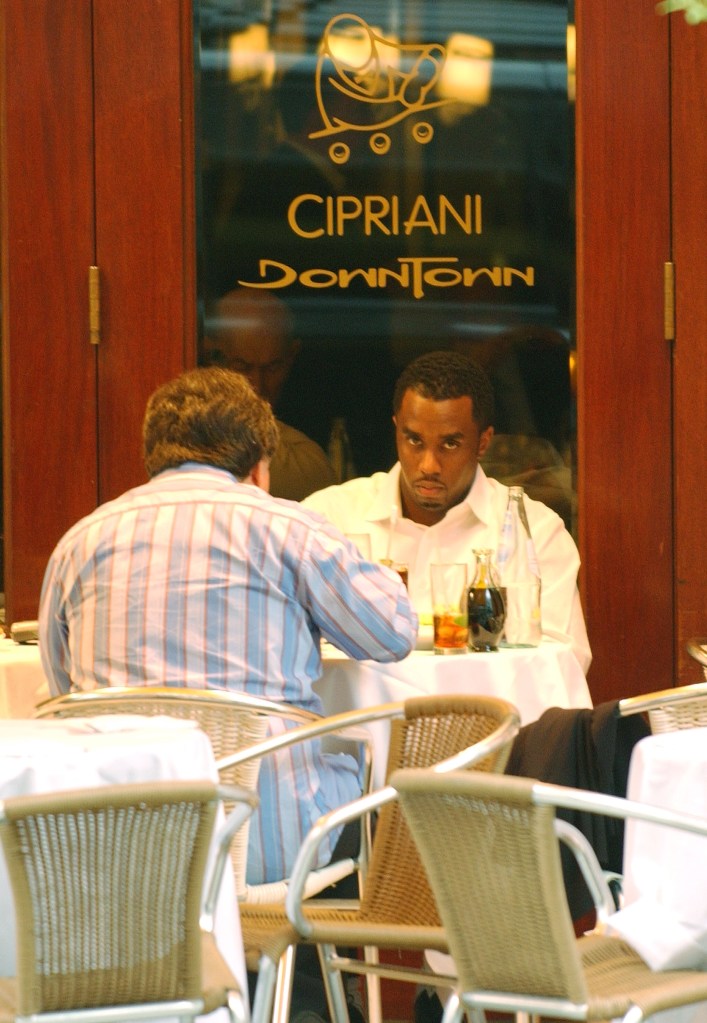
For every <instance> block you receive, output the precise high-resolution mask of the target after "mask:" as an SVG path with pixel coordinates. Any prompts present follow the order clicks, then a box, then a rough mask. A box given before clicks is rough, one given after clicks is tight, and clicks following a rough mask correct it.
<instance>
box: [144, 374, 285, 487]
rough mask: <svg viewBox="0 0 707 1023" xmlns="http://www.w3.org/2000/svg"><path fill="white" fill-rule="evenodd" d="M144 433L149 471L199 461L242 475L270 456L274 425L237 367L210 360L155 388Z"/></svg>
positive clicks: (153, 472)
mask: <svg viewBox="0 0 707 1023" xmlns="http://www.w3.org/2000/svg"><path fill="white" fill-rule="evenodd" d="M142 439H143V455H144V460H145V468H146V470H147V474H148V476H149V477H152V476H156V475H157V473H159V472H163V471H164V470H165V469H173V468H175V467H176V466H178V465H183V464H184V462H199V463H201V464H202V465H213V466H216V467H217V468H219V469H226V470H227V471H228V472H230V473H233V475H234V476H236V477H237V478H238V479H243V478H244V477H245V476H247V475H248V473H249V472H250V471H251V469H252V468H253V467H254V466H255V465H257V463H258V462H259V461H261V459H263V458H265V459H270V458H272V456H273V453H274V451H275V448H276V446H277V442H278V428H277V424H276V422H275V417H274V415H273V412H272V409H271V408H270V405H269V404H268V403H267V402H266V401H264V400H263V399H262V398H260V397H259V396H258V395H257V394H256V392H255V391H254V390H253V388H252V387H251V385H250V383H249V382H248V380H246V378H245V377H244V376H243V375H242V374H241V373H235V372H234V371H233V370H230V369H222V368H221V367H217V366H208V367H205V368H201V369H192V370H188V371H187V372H186V373H182V374H181V375H180V376H178V377H176V378H175V379H174V380H170V381H169V383H166V384H163V385H162V387H159V388H158V389H157V390H156V391H155V392H154V394H153V395H152V396H151V397H150V399H149V400H148V403H147V408H146V410H145V418H144V420H143V427H142Z"/></svg>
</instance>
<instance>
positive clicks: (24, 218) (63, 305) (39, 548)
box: [0, 0, 96, 622]
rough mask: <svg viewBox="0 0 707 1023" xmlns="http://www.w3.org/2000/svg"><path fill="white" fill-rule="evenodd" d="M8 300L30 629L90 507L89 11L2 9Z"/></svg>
mask: <svg viewBox="0 0 707 1023" xmlns="http://www.w3.org/2000/svg"><path fill="white" fill-rule="evenodd" d="M0 19H1V25H2V41H3V53H2V58H1V65H2V73H3V82H2V139H3V146H2V157H1V159H2V167H1V175H2V182H3V223H2V256H3V258H2V288H3V302H2V305H3V325H2V340H3V367H2V369H3V373H2V375H3V405H4V409H3V447H4V507H5V555H6V557H5V591H6V605H7V608H6V611H7V621H8V622H10V621H13V620H18V619H24V618H35V617H36V615H37V602H38V598H39V588H40V585H41V580H42V576H43V574H44V568H45V566H46V562H47V558H48V556H49V554H50V552H51V550H52V547H53V546H54V544H55V543H56V541H57V540H58V539H59V537H60V536H61V534H62V533H63V532H64V531H65V530H66V529H67V528H68V527H69V526H70V525H71V524H72V523H73V522H74V521H75V520H76V519H78V518H80V517H81V516H82V515H84V514H86V513H87V512H88V511H90V510H91V508H93V507H94V506H95V503H96V439H95V416H96V386H95V352H94V350H93V348H92V347H91V346H90V344H89V340H88V267H89V266H90V265H91V263H93V261H94V234H93V132H92V124H93V112H92V87H91V5H90V0H80V2H78V0H74V2H72V3H71V4H69V3H56V0H32V2H31V3H27V2H26V0H4V2H3V4H2V8H1V9H0Z"/></svg>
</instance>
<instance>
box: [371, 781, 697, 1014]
mask: <svg viewBox="0 0 707 1023" xmlns="http://www.w3.org/2000/svg"><path fill="white" fill-rule="evenodd" d="M391 784H392V785H393V786H395V788H396V789H397V791H398V793H399V799H400V802H401V805H402V808H403V812H404V813H405V816H406V819H407V821H408V823H409V825H410V829H411V831H412V833H413V835H414V837H415V841H416V843H417V847H418V849H419V851H420V854H421V856H422V858H423V860H424V863H425V865H426V867H427V871H428V875H429V878H430V881H431V883H432V886H433V889H434V891H435V893H436V895H437V900H438V904H439V908H440V914H441V918H442V921H443V923H444V925H445V927H446V930H447V933H448V936H449V945H450V950H451V952H452V954H453V956H454V961H455V965H456V967H457V969H458V974H459V977H458V982H457V985H456V988H455V992H454V995H453V996H452V998H451V999H450V1000H449V1001H448V1003H447V1006H446V1008H445V1012H444V1017H443V1023H460V1021H461V1019H462V1016H463V1014H464V1013H465V1012H466V1013H467V1014H469V1016H470V1018H471V1019H472V1020H473V1021H477V1023H480V1021H482V1020H483V1019H484V1012H485V1011H496V1012H504V1013H513V1014H516V1015H517V1014H527V1013H530V1014H532V1015H538V1016H543V1017H554V1018H559V1019H569V1020H597V1021H598V1020H604V1019H610V1018H612V1019H613V1018H623V1020H624V1021H626V1023H640V1021H641V1020H643V1019H645V1018H648V1017H649V1016H651V1015H653V1014H654V1013H656V1012H658V1011H662V1010H663V1009H666V1008H671V1007H674V1006H679V1005H687V1004H693V1003H695V1002H699V1001H704V1000H707V974H705V973H704V971H701V970H679V971H655V972H654V971H652V970H651V969H650V968H649V967H648V966H647V964H646V963H645V962H644V961H643V960H642V959H641V957H640V956H639V955H638V954H637V953H636V952H635V951H634V950H633V949H632V948H631V947H630V946H629V945H628V944H627V943H626V942H625V941H624V940H623V939H621V938H619V937H616V936H612V935H611V934H609V933H607V932H606V930H607V929H606V923H607V921H608V920H609V917H610V916H611V913H612V912H613V900H612V897H611V892H610V891H609V889H608V887H607V885H606V882H605V879H604V875H603V873H602V870H601V867H600V865H599V863H598V861H597V858H596V856H595V854H594V852H593V850H592V848H591V846H590V845H589V843H588V842H587V841H586V839H584V837H583V836H582V835H581V833H580V832H579V831H577V830H576V829H575V828H573V827H572V826H571V825H568V824H567V823H566V822H563V821H559V820H557V818H556V817H555V810H556V808H558V807H563V808H567V809H572V810H579V811H581V812H586V813H598V814H603V815H607V816H610V817H616V818H620V819H623V820H626V819H628V818H635V819H637V820H644V821H650V822H652V823H656V824H662V825H665V826H668V827H676V828H681V829H683V830H686V831H689V832H693V833H696V834H700V835H703V836H705V837H707V821H705V820H704V819H702V818H698V817H695V816H690V815H687V814H679V813H675V812H673V811H670V810H665V809H662V808H659V807H654V806H650V805H646V804H642V803H639V802H636V801H634V800H628V799H623V798H620V797H616V796H608V795H603V794H599V793H595V792H586V791H583V790H580V789H572V788H565V787H563V786H559V785H550V784H545V783H541V782H537V781H534V780H532V779H528V778H518V777H512V776H508V775H507V776H503V777H500V776H494V775H482V774H480V773H478V772H458V771H456V772H451V773H448V774H446V775H444V776H442V775H440V774H439V773H436V774H435V773H433V772H431V771H429V770H428V771H423V770H407V771H406V770H402V771H398V772H396V773H395V774H394V775H393V776H392V778H391ZM440 836H443V837H442V838H440ZM561 841H562V842H565V843H566V844H568V845H569V846H570V848H571V849H572V851H573V853H574V855H575V856H576V857H577V860H578V863H579V864H580V867H581V870H582V873H583V875H584V877H585V879H586V881H587V883H588V886H589V889H590V891H591V893H592V895H593V898H594V903H595V908H596V913H597V927H596V929H595V931H594V932H593V933H592V934H589V935H584V936H582V937H581V938H575V935H574V930H573V925H572V920H571V915H570V912H569V908H568V905H567V900H566V895H565V890H564V884H563V880H562V869H561V865H560V855H559V843H560V842H561Z"/></svg>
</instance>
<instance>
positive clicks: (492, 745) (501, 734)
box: [285, 711, 520, 937]
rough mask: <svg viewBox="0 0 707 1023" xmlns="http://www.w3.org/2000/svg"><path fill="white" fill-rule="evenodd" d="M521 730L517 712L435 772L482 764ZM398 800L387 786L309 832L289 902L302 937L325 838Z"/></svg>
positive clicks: (323, 818) (337, 811)
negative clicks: (309, 883)
mask: <svg viewBox="0 0 707 1023" xmlns="http://www.w3.org/2000/svg"><path fill="white" fill-rule="evenodd" d="M519 726H520V720H519V718H518V715H517V713H516V712H515V711H514V712H513V713H511V714H508V715H507V717H506V718H505V719H504V721H503V722H502V723H501V724H500V725H499V726H498V728H496V729H494V731H493V732H492V733H491V735H488V736H486V738H484V739H480V740H479V741H478V742H475V743H473V745H471V746H468V747H467V748H466V749H463V750H461V751H460V752H459V753H457V754H455V755H454V756H453V757H449V758H448V759H447V760H442V761H440V762H439V763H437V764H434V765H433V767H432V770H433V771H434V772H435V773H437V774H443V773H446V772H447V771H454V770H460V769H461V768H470V767H473V766H474V765H475V764H478V763H481V762H482V761H483V760H485V759H486V758H487V757H488V756H490V755H491V754H492V753H495V752H497V751H498V750H499V749H502V748H503V746H504V745H507V744H510V742H511V741H512V739H513V738H514V737H515V735H516V734H517V732H518V728H519ZM397 796H398V793H397V790H396V789H395V788H393V786H392V785H385V786H384V787H383V788H381V789H376V790H375V792H369V793H367V794H365V795H363V796H360V797H359V798H358V799H355V800H353V801H352V802H350V803H346V804H344V805H343V806H340V807H337V808H336V809H335V810H331V811H329V813H326V814H323V815H322V816H321V817H320V818H319V820H318V821H316V822H315V824H314V825H313V826H312V828H311V829H310V830H309V832H308V834H307V835H306V836H305V838H304V841H303V842H302V845H301V846H300V850H299V853H298V854H297V858H296V860H295V862H294V864H293V867H292V873H291V875H290V887H289V889H288V892H287V897H286V899H285V912H286V913H287V916H288V918H289V920H290V922H291V923H292V924H293V925H294V926H295V927H296V928H297V930H298V931H299V933H300V934H302V935H304V936H305V937H306V936H308V935H309V934H311V931H312V928H311V925H310V924H309V922H308V921H307V919H306V917H305V916H304V914H303V913H302V911H301V906H302V901H303V899H304V898H305V891H306V887H305V886H306V881H307V877H308V875H309V873H310V871H311V869H312V864H313V863H314V862H315V859H316V856H317V851H318V849H319V846H320V844H321V843H322V841H323V840H324V838H325V837H326V836H327V835H328V834H329V832H331V831H333V830H334V829H335V828H339V827H341V826H343V825H344V824H350V823H351V821H353V820H356V819H357V818H360V817H364V816H368V815H370V814H371V813H373V812H374V811H375V810H379V809H380V808H381V807H382V806H384V805H385V804H386V803H390V802H392V801H393V800H394V799H397Z"/></svg>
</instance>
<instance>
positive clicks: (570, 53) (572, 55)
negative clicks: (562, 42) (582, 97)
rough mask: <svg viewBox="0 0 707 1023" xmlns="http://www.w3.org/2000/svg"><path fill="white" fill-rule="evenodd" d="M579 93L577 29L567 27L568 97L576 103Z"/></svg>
mask: <svg viewBox="0 0 707 1023" xmlns="http://www.w3.org/2000/svg"><path fill="white" fill-rule="evenodd" d="M576 92H577V29H576V28H575V26H574V25H568V26H567V96H568V98H569V101H570V103H574V100H575V95H576Z"/></svg>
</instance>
